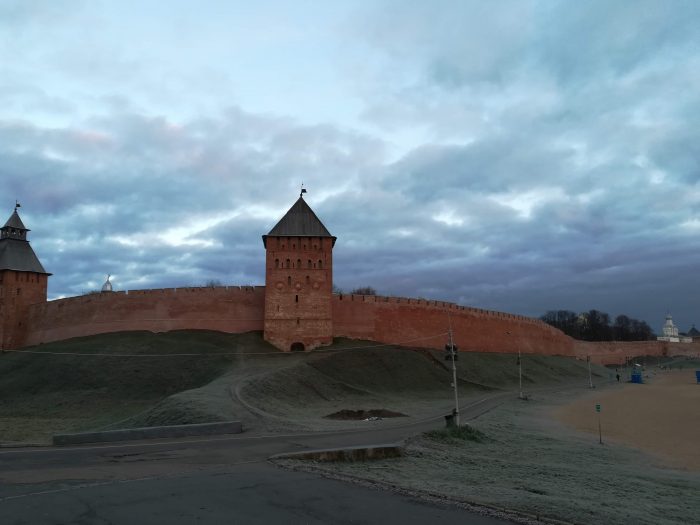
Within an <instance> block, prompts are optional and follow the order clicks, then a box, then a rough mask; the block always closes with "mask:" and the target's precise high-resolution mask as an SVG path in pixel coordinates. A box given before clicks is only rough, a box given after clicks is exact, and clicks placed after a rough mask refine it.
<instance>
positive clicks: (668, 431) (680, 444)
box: [553, 370, 700, 471]
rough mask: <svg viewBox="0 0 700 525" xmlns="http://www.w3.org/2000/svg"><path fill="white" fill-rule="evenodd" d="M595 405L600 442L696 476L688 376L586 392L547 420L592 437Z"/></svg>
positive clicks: (699, 406) (697, 423)
mask: <svg viewBox="0 0 700 525" xmlns="http://www.w3.org/2000/svg"><path fill="white" fill-rule="evenodd" d="M596 403H600V405H601V414H600V418H601V425H602V432H603V442H616V443H622V444H626V445H631V446H633V447H637V448H640V449H642V450H644V451H646V452H649V453H651V454H653V455H655V456H656V457H658V458H659V459H660V460H662V461H663V462H664V463H665V464H668V465H671V466H674V467H678V468H685V469H688V470H698V471H700V447H699V446H698V436H700V385H698V384H697V383H696V380H695V372H694V371H693V370H683V371H672V372H666V373H662V374H659V375H652V376H651V378H649V379H648V380H647V382H646V383H645V384H642V385H639V384H625V385H623V386H622V388H620V389H615V390H606V391H602V392H592V393H590V394H588V395H585V396H583V397H581V398H579V399H577V400H575V401H573V402H572V403H569V404H567V405H565V406H562V407H558V408H556V409H555V410H554V411H553V414H554V417H555V418H556V419H558V420H559V421H561V422H563V423H565V424H567V425H569V426H571V427H573V428H575V429H576V430H579V431H583V432H590V433H594V434H597V433H598V418H597V414H596V412H595V404H596Z"/></svg>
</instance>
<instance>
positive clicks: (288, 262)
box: [287, 259, 291, 268]
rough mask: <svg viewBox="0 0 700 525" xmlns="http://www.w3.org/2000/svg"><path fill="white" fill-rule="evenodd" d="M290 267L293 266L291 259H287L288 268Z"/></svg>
mask: <svg viewBox="0 0 700 525" xmlns="http://www.w3.org/2000/svg"><path fill="white" fill-rule="evenodd" d="M290 265H291V262H290V260H289V259H287V268H289V266H290Z"/></svg>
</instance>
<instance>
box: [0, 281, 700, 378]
mask: <svg viewBox="0 0 700 525" xmlns="http://www.w3.org/2000/svg"><path fill="white" fill-rule="evenodd" d="M13 282H14V281H13ZM43 285H44V284H43V283H42V284H41V285H40V287H39V288H41V287H42V286H43ZM40 292H41V290H39V291H38V292H37V293H39V294H40ZM5 293H9V291H6V292H5ZM23 293H24V292H23ZM7 299H8V297H7V296H5V300H7ZM26 299H27V300H28V301H29V300H31V298H29V297H27V298H26ZM24 311H25V312H26V313H25V316H24V318H23V319H21V320H20V319H19V318H17V319H15V317H14V316H13V317H12V319H13V320H15V321H17V323H19V322H21V323H22V324H21V326H20V327H19V331H17V332H15V333H16V337H17V340H18V343H19V346H28V345H34V344H39V343H47V342H51V341H59V340H63V339H69V338H71V337H82V336H87V335H95V334H101V333H108V332H122V331H131V330H146V331H151V332H165V331H169V330H184V329H203V330H217V331H221V332H228V333H242V332H248V331H262V330H263V323H264V319H263V316H264V311H265V287H262V286H255V287H250V286H248V287H245V286H244V287H238V286H226V287H214V288H208V287H204V288H165V289H159V290H132V291H128V292H111V293H100V294H90V295H84V296H79V297H71V298H67V299H58V300H55V301H49V302H41V303H39V304H33V305H29V306H26V308H24ZM332 311H333V335H334V337H349V338H353V339H365V340H372V341H377V342H380V343H387V344H403V345H405V346H417V347H424V348H436V349H442V348H444V345H445V343H446V342H447V335H446V333H447V331H448V326H449V324H448V312H449V318H450V321H451V324H452V329H453V335H454V340H455V343H456V344H457V345H458V346H459V349H460V351H467V352H469V351H472V352H502V353H517V352H518V350H520V351H521V352H522V353H524V354H542V355H564V356H574V357H578V358H581V359H585V358H586V356H591V360H592V361H593V362H594V363H600V364H623V363H624V362H625V358H626V357H628V356H629V357H632V356H642V355H647V356H665V355H669V356H674V355H687V356H699V355H700V343H692V344H689V343H667V342H662V341H638V342H586V341H576V340H574V339H571V338H570V337H568V336H566V335H565V334H564V333H562V332H560V331H559V330H557V329H555V328H553V327H551V326H549V325H547V324H546V323H543V322H541V321H539V320H537V319H533V318H529V317H523V316H519V315H513V314H508V313H503V312H495V311H490V310H482V309H479V308H470V307H465V306H459V305H456V304H453V303H449V302H443V301H428V300H425V299H411V298H404V297H383V296H362V295H333V296H332Z"/></svg>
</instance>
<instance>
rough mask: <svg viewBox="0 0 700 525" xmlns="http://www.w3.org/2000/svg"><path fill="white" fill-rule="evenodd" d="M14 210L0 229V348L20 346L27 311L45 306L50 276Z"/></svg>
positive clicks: (26, 229)
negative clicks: (33, 305) (38, 305)
mask: <svg viewBox="0 0 700 525" xmlns="http://www.w3.org/2000/svg"><path fill="white" fill-rule="evenodd" d="M17 208H19V203H17V205H16V206H15V211H14V212H13V213H12V215H11V216H10V218H9V219H8V221H7V222H6V223H5V225H4V226H3V227H2V228H0V348H1V349H3V350H4V349H11V348H17V347H18V346H20V345H21V343H22V337H23V333H24V329H25V324H26V311H27V307H28V306H29V305H32V304H37V303H43V302H46V289H47V285H48V278H49V275H51V274H50V273H47V272H46V270H44V267H43V266H42V265H41V263H40V262H39V259H38V258H37V256H36V254H35V253H34V250H33V249H32V247H31V246H30V245H29V241H28V240H27V232H28V231H30V230H29V229H28V228H26V227H25V226H24V223H23V222H22V219H20V217H19V213H17Z"/></svg>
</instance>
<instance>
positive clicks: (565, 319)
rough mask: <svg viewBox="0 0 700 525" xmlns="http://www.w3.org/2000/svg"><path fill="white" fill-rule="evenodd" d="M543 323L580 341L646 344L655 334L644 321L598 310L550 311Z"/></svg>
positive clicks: (543, 318) (545, 315) (544, 317)
mask: <svg viewBox="0 0 700 525" xmlns="http://www.w3.org/2000/svg"><path fill="white" fill-rule="evenodd" d="M540 319H541V320H542V321H544V322H545V323H547V324H549V325H552V326H553V327H555V328H558V329H559V330H561V331H562V332H564V333H565V334H566V335H568V336H570V337H573V338H574V339H580V340H582V341H649V340H653V339H656V335H655V334H654V331H653V330H652V329H651V327H650V326H649V325H648V324H647V323H646V321H640V320H639V319H634V318H632V317H628V316H626V315H618V316H617V317H615V320H614V321H612V322H611V320H610V316H609V315H608V314H607V313H605V312H601V311H599V310H589V311H588V312H582V313H579V314H577V313H576V312H571V311H569V310H549V311H548V312H547V313H546V314H544V315H543V316H541V317H540Z"/></svg>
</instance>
